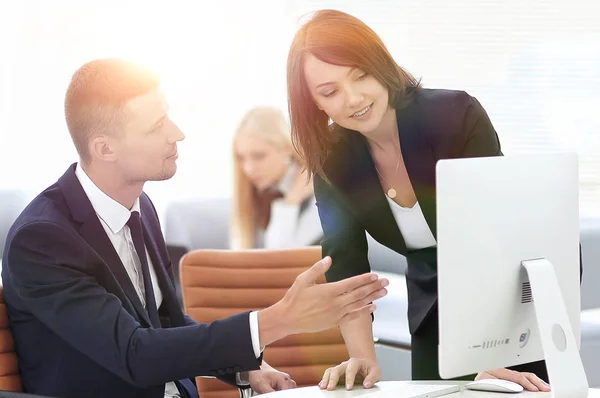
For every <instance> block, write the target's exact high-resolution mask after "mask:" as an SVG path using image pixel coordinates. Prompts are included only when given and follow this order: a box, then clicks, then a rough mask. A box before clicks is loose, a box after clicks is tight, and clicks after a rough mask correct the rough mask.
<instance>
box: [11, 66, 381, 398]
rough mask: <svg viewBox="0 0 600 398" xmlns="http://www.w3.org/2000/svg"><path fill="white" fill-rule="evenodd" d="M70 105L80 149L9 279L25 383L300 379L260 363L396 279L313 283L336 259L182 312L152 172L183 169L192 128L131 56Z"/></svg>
mask: <svg viewBox="0 0 600 398" xmlns="http://www.w3.org/2000/svg"><path fill="white" fill-rule="evenodd" d="M65 117H66V122H67V126H68V129H69V132H70V134H71V137H72V139H73V142H74V144H75V147H76V149H77V152H78V154H79V158H80V160H79V162H78V163H75V164H73V165H72V166H71V167H69V169H68V170H67V171H66V172H65V173H64V175H63V176H62V177H60V179H59V180H58V181H57V182H56V183H55V184H54V185H52V186H50V187H49V188H47V189H46V190H45V191H43V192H42V193H41V194H40V195H38V196H37V197H36V198H35V199H34V200H33V201H32V202H31V203H30V204H29V206H28V207H27V208H26V209H25V210H24V211H23V213H22V214H21V215H20V216H19V218H18V219H17V221H16V222H15V223H14V225H13V226H12V228H11V230H10V231H9V234H8V238H7V243H6V250H5V251H4V254H3V264H4V267H3V268H4V269H3V270H2V279H3V283H4V296H5V300H6V303H7V307H8V315H9V320H10V326H11V328H12V331H13V334H14V338H15V347H16V351H17V355H18V360H19V366H20V371H21V378H22V381H23V385H24V389H25V390H26V391H27V392H31V393H37V394H45V395H50V396H57V397H82V396H86V397H102V398H104V397H111V398H112V397H114V398H117V397H150V398H159V397H182V398H185V397H197V396H198V394H197V391H196V388H195V386H194V384H193V377H194V376H198V375H199V376H215V377H218V378H220V379H223V380H224V381H227V382H229V383H231V384H234V385H235V384H236V382H240V379H242V378H244V377H246V376H247V378H248V380H249V382H250V384H251V385H252V387H253V388H255V389H256V390H258V391H259V392H265V391H271V390H273V389H285V388H291V387H294V382H293V381H292V380H290V379H289V377H288V376H287V375H286V374H284V373H280V372H277V371H276V370H274V369H272V368H270V367H269V366H268V365H267V364H265V363H264V362H262V355H261V351H262V347H264V346H265V345H268V344H269V343H271V342H273V341H276V340H278V339H280V338H282V337H284V336H286V335H288V334H294V333H303V332H314V331H318V330H323V329H326V328H330V327H334V326H336V325H339V324H341V323H345V322H347V321H348V320H351V319H354V318H356V317H357V316H360V315H361V314H365V313H369V312H372V311H373V309H374V306H373V305H371V304H369V303H370V302H372V301H373V300H375V299H376V298H379V297H381V296H383V295H384V294H385V286H386V285H387V281H386V280H385V279H381V280H378V279H377V277H376V275H372V274H365V275H361V276H358V277H356V278H354V279H352V280H348V281H342V282H340V283H339V284H337V285H336V284H322V285H317V284H315V280H316V278H317V277H319V276H320V275H322V274H323V273H324V272H325V271H326V270H327V269H328V268H329V266H330V265H331V260H330V259H329V258H325V259H323V260H322V261H320V262H318V263H317V264H315V265H314V266H313V267H312V268H311V269H309V270H308V271H306V272H305V273H303V274H302V275H300V276H299V277H298V278H297V280H296V282H295V283H294V285H293V286H292V287H291V288H290V290H289V291H288V292H287V293H286V295H285V297H284V299H282V300H281V301H280V302H278V303H276V304H275V305H273V306H271V307H269V308H267V309H264V310H261V311H253V312H247V313H242V314H238V315H234V316H232V317H229V318H226V319H223V320H219V321H216V322H213V323H211V324H209V325H207V324H198V323H196V322H194V321H193V320H192V319H190V318H189V317H187V316H186V315H184V314H183V313H182V312H181V309H180V307H179V305H178V302H177V299H176V295H175V288H174V282H173V272H172V267H173V264H171V262H170V260H169V257H168V254H167V251H166V246H165V243H164V240H163V237H162V235H161V230H160V225H159V222H158V217H157V214H156V211H155V209H154V207H153V205H152V202H151V201H150V199H149V198H148V196H147V195H146V194H144V193H143V186H144V183H145V182H146V181H151V180H152V181H157V180H166V179H168V178H170V177H172V176H173V175H174V173H175V171H176V159H177V142H179V141H181V140H182V139H183V138H184V136H183V134H182V132H181V131H180V130H179V129H178V128H177V126H176V125H175V124H174V123H173V122H172V121H171V120H170V119H169V117H168V115H167V104H166V101H165V99H164V97H163V95H162V94H161V91H160V89H159V79H158V77H157V76H156V75H154V74H153V73H152V72H150V71H148V70H146V69H144V68H142V67H140V66H137V65H135V64H132V63H130V62H127V61H124V60H119V59H103V60H96V61H92V62H90V63H88V64H86V65H84V66H83V67H81V68H80V69H79V70H78V71H77V72H76V73H75V74H74V75H73V78H72V80H71V83H70V85H69V88H68V90H67V94H66V98H65Z"/></svg>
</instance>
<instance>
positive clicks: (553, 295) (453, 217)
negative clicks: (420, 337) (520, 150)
mask: <svg viewBox="0 0 600 398" xmlns="http://www.w3.org/2000/svg"><path fill="white" fill-rule="evenodd" d="M436 173H437V176H436V197H437V203H436V208H437V243H438V294H439V303H438V305H439V333H440V335H439V347H438V348H439V372H440V376H441V377H442V378H444V379H449V378H455V377H459V376H465V375H469V374H475V373H478V372H480V371H486V370H493V369H497V368H503V367H508V366H513V365H518V364H523V363H528V362H533V361H538V360H542V359H545V360H546V366H547V368H548V375H549V379H550V380H549V381H550V385H551V388H552V392H553V394H554V395H555V396H560V397H563V396H565V397H567V396H568V397H582V398H583V397H587V392H588V384H587V379H586V376H585V372H584V369H583V365H582V363H581V358H580V356H579V346H580V269H579V259H580V257H579V203H578V200H579V194H578V192H579V179H578V158H577V156H576V155H575V154H571V153H553V154H549V153H546V154H528V155H514V156H503V157H482V158H468V159H447V160H440V161H439V162H438V163H437V170H436Z"/></svg>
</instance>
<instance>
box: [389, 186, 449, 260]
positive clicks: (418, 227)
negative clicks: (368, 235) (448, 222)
mask: <svg viewBox="0 0 600 398" xmlns="http://www.w3.org/2000/svg"><path fill="white" fill-rule="evenodd" d="M385 198H386V199H387V200H388V203H389V204H390V209H391V210H392V213H393V214H394V218H395V219H396V224H398V228H399V229H400V233H401V234H402V237H403V238H404V242H405V243H406V248H407V249H409V250H419V249H425V248H427V247H433V246H436V245H437V242H436V240H435V237H434V236H433V233H431V229H429V225H428V224H427V221H426V220H425V216H424V215H423V211H422V210H421V206H420V205H419V202H417V203H415V205H414V206H413V207H411V208H408V207H402V206H400V205H399V204H398V203H396V202H394V201H393V200H392V199H391V198H390V197H388V196H387V195H385Z"/></svg>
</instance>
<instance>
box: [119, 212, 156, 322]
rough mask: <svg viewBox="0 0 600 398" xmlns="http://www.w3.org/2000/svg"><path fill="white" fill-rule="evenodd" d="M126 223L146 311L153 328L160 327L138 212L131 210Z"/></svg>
mask: <svg viewBox="0 0 600 398" xmlns="http://www.w3.org/2000/svg"><path fill="white" fill-rule="evenodd" d="M127 225H128V226H129V229H130V230H131V238H132V239H133V245H134V246H135V251H136V252H137V254H138V257H139V259H140V265H141V268H142V277H143V278H144V292H145V298H146V311H148V316H149V317H150V322H151V323H152V326H154V328H160V327H161V324H160V318H159V317H158V309H157V308H156V301H155V300H154V289H153V288H152V280H151V279H150V268H149V267H148V257H147V256H146V249H145V246H144V232H143V231H142V222H141V219H140V213H138V212H137V211H132V212H131V216H130V217H129V221H127Z"/></svg>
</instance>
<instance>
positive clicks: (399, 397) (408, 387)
mask: <svg viewBox="0 0 600 398" xmlns="http://www.w3.org/2000/svg"><path fill="white" fill-rule="evenodd" d="M459 391H460V387H458V386H457V385H453V384H416V383H406V384H403V385H401V386H399V387H396V388H393V389H390V390H387V389H386V390H382V391H373V392H372V393H370V394H365V395H362V397H365V398H367V397H368V398H435V397H439V396H442V395H447V394H452V393H455V392H459Z"/></svg>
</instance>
